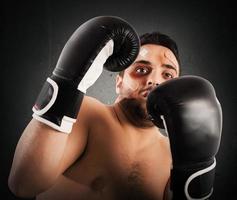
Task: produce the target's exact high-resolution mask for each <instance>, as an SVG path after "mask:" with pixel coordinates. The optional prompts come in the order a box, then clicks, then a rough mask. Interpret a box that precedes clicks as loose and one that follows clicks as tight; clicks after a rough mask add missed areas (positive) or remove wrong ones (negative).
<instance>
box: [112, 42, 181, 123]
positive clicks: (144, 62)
mask: <svg viewBox="0 0 237 200" xmlns="http://www.w3.org/2000/svg"><path fill="white" fill-rule="evenodd" d="M178 76H179V64H178V61H177V59H176V57H175V55H174V54H173V52H172V51H171V50H170V49H168V48H166V47H164V46H160V45H154V44H146V45H143V46H142V47H141V49H140V53H139V55H138V57H137V59H136V60H135V61H134V63H133V64H132V65H131V66H130V67H128V68H127V69H126V70H125V71H124V72H123V73H120V75H118V76H117V79H116V92H117V94H118V98H117V99H116V103H119V105H120V107H121V109H122V110H123V112H124V113H125V115H126V116H127V118H128V119H129V118H131V119H130V122H132V124H134V125H136V126H139V127H141V126H142V127H150V126H152V125H153V124H152V123H151V122H150V120H149V117H148V115H147V111H146V104H145V103H146V98H147V96H148V94H149V92H150V91H151V90H152V89H154V87H156V86H157V85H159V84H161V83H163V82H165V81H167V80H170V79H172V78H176V77H178Z"/></svg>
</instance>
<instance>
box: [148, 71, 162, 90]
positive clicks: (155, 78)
mask: <svg viewBox="0 0 237 200" xmlns="http://www.w3.org/2000/svg"><path fill="white" fill-rule="evenodd" d="M160 83H161V81H160V75H159V72H158V71H156V70H154V71H152V73H151V74H150V75H149V76H148V78H147V85H148V86H157V85H159V84H160Z"/></svg>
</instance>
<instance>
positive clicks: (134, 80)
mask: <svg viewBox="0 0 237 200" xmlns="http://www.w3.org/2000/svg"><path fill="white" fill-rule="evenodd" d="M143 81H144V80H143V79H141V78H139V77H138V76H136V75H132V74H129V75H126V77H125V78H124V79H123V85H124V87H125V88H128V89H130V90H132V91H135V90H137V89H139V87H140V85H142V84H143Z"/></svg>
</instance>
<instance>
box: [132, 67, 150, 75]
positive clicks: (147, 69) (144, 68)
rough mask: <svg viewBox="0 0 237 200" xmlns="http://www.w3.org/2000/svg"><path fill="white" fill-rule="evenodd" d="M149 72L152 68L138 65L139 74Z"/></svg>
mask: <svg viewBox="0 0 237 200" xmlns="http://www.w3.org/2000/svg"><path fill="white" fill-rule="evenodd" d="M149 72H150V69H149V68H147V67H137V68H136V69H135V73H136V74H138V75H144V74H148V73H149Z"/></svg>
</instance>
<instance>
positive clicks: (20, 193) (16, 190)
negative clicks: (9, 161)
mask: <svg viewBox="0 0 237 200" xmlns="http://www.w3.org/2000/svg"><path fill="white" fill-rule="evenodd" d="M8 188H9V190H10V191H11V192H12V193H13V194H14V195H15V196H16V197H19V198H34V197H36V196H37V195H38V194H39V193H41V192H43V191H44V189H42V188H41V189H39V188H37V187H34V185H33V184H30V183H27V181H24V180H22V181H19V180H17V179H15V178H14V177H13V176H12V175H10V176H9V178H8Z"/></svg>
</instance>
